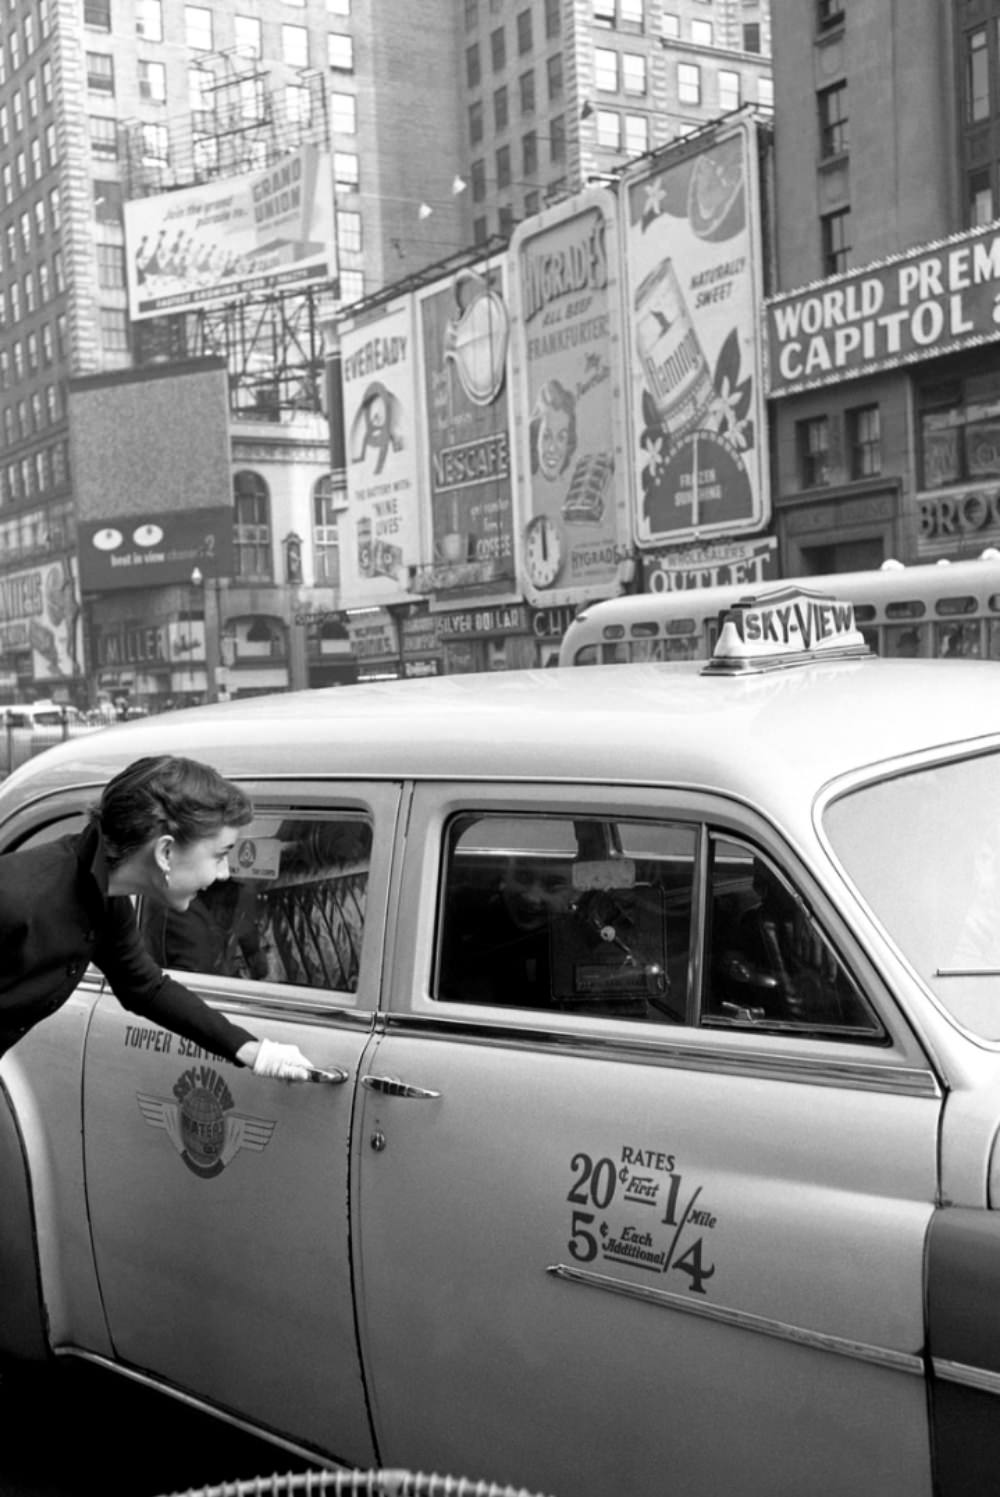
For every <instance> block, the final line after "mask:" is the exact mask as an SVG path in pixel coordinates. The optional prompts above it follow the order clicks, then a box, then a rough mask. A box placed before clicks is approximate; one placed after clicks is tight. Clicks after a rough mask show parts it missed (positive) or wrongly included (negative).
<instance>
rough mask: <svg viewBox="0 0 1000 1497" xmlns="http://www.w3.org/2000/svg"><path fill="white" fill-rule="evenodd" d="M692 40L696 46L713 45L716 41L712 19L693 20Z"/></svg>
mask: <svg viewBox="0 0 1000 1497" xmlns="http://www.w3.org/2000/svg"><path fill="white" fill-rule="evenodd" d="M691 40H692V41H693V42H694V44H695V46H696V47H711V46H713V45H714V43H715V31H714V29H713V27H712V23H711V21H692V22H691Z"/></svg>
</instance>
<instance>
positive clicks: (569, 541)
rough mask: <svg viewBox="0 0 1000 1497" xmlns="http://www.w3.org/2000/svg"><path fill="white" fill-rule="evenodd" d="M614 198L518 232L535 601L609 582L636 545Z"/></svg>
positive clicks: (551, 214)
mask: <svg viewBox="0 0 1000 1497" xmlns="http://www.w3.org/2000/svg"><path fill="white" fill-rule="evenodd" d="M614 213H615V203H614V199H613V198H612V197H611V196H610V194H608V193H605V192H600V191H591V192H584V193H580V194H578V195H577V196H576V197H574V198H572V199H569V200H567V201H566V202H565V203H561V204H560V205H559V207H557V208H553V209H550V210H548V211H547V212H545V213H542V214H541V215H539V216H538V217H536V218H531V219H529V220H527V222H525V223H524V224H522V225H521V226H520V227H519V228H518V229H517V230H515V233H514V238H513V241H512V245H511V249H512V252H513V255H514V268H515V282H514V289H513V297H512V300H513V305H514V311H515V313H516V314H517V315H516V316H515V321H514V328H515V332H514V349H515V353H514V367H515V370H516V373H517V380H518V393H519V396H520V400H519V403H518V404H519V409H520V411H521V413H522V420H521V422H520V431H519V448H520V456H521V463H520V469H519V476H520V480H521V481H520V485H519V489H518V497H519V499H520V500H521V503H520V505H519V511H520V512H519V514H518V516H517V525H516V533H517V539H518V558H519V572H520V574H521V585H522V590H523V592H524V595H525V597H527V598H528V600H529V601H530V602H532V603H534V604H536V605H551V604H559V603H569V604H573V603H581V602H583V601H584V600H585V599H587V598H590V597H605V596H607V593H608V591H609V589H613V586H614V582H615V577H616V573H617V568H618V564H619V562H620V560H621V558H622V556H623V555H624V554H625V552H624V551H623V546H624V545H627V542H628V529H629V526H628V508H627V503H626V500H625V496H624V486H623V484H622V482H621V481H620V470H621V460H622V446H621V441H620V438H619V437H618V435H617V434H618V433H619V432H620V430H621V422H620V420H618V419H616V418H617V416H618V412H617V404H618V401H619V399H620V395H621V385H622V379H621V360H620V352H621V343H620V333H619V324H620V319H619V316H618V306H617V296H618V290H619V281H618V275H617V256H616V255H615V245H616V233H617V225H616V220H615V217H614Z"/></svg>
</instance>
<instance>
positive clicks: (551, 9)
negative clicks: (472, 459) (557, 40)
mask: <svg viewBox="0 0 1000 1497" xmlns="http://www.w3.org/2000/svg"><path fill="white" fill-rule="evenodd" d="M561 31H562V0H545V35H546V37H547V38H548V40H549V41H551V40H552V38H553V37H555V36H559V34H560V33H561Z"/></svg>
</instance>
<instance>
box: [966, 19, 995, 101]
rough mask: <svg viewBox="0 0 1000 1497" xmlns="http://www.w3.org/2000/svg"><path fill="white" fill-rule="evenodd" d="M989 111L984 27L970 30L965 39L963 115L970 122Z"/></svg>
mask: <svg viewBox="0 0 1000 1497" xmlns="http://www.w3.org/2000/svg"><path fill="white" fill-rule="evenodd" d="M989 112H990V64H989V53H988V51H987V46H986V28H985V26H981V27H979V28H978V29H977V30H976V31H970V32H969V34H968V36H967V37H966V39H965V117H966V120H967V121H968V122H969V123H970V124H974V123H975V122H976V121H977V120H985V119H987V118H988V116H989Z"/></svg>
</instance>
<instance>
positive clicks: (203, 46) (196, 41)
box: [184, 5, 214, 52]
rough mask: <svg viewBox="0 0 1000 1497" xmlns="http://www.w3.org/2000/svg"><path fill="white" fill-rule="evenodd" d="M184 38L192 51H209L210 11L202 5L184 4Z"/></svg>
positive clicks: (210, 42) (210, 44)
mask: <svg viewBox="0 0 1000 1497" xmlns="http://www.w3.org/2000/svg"><path fill="white" fill-rule="evenodd" d="M184 39H185V41H186V42H187V44H188V46H189V47H190V48H191V50H192V52H211V51H212V48H213V46H214V42H213V39H212V12H211V11H210V10H206V9H205V7H204V6H203V5H185V7H184Z"/></svg>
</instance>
